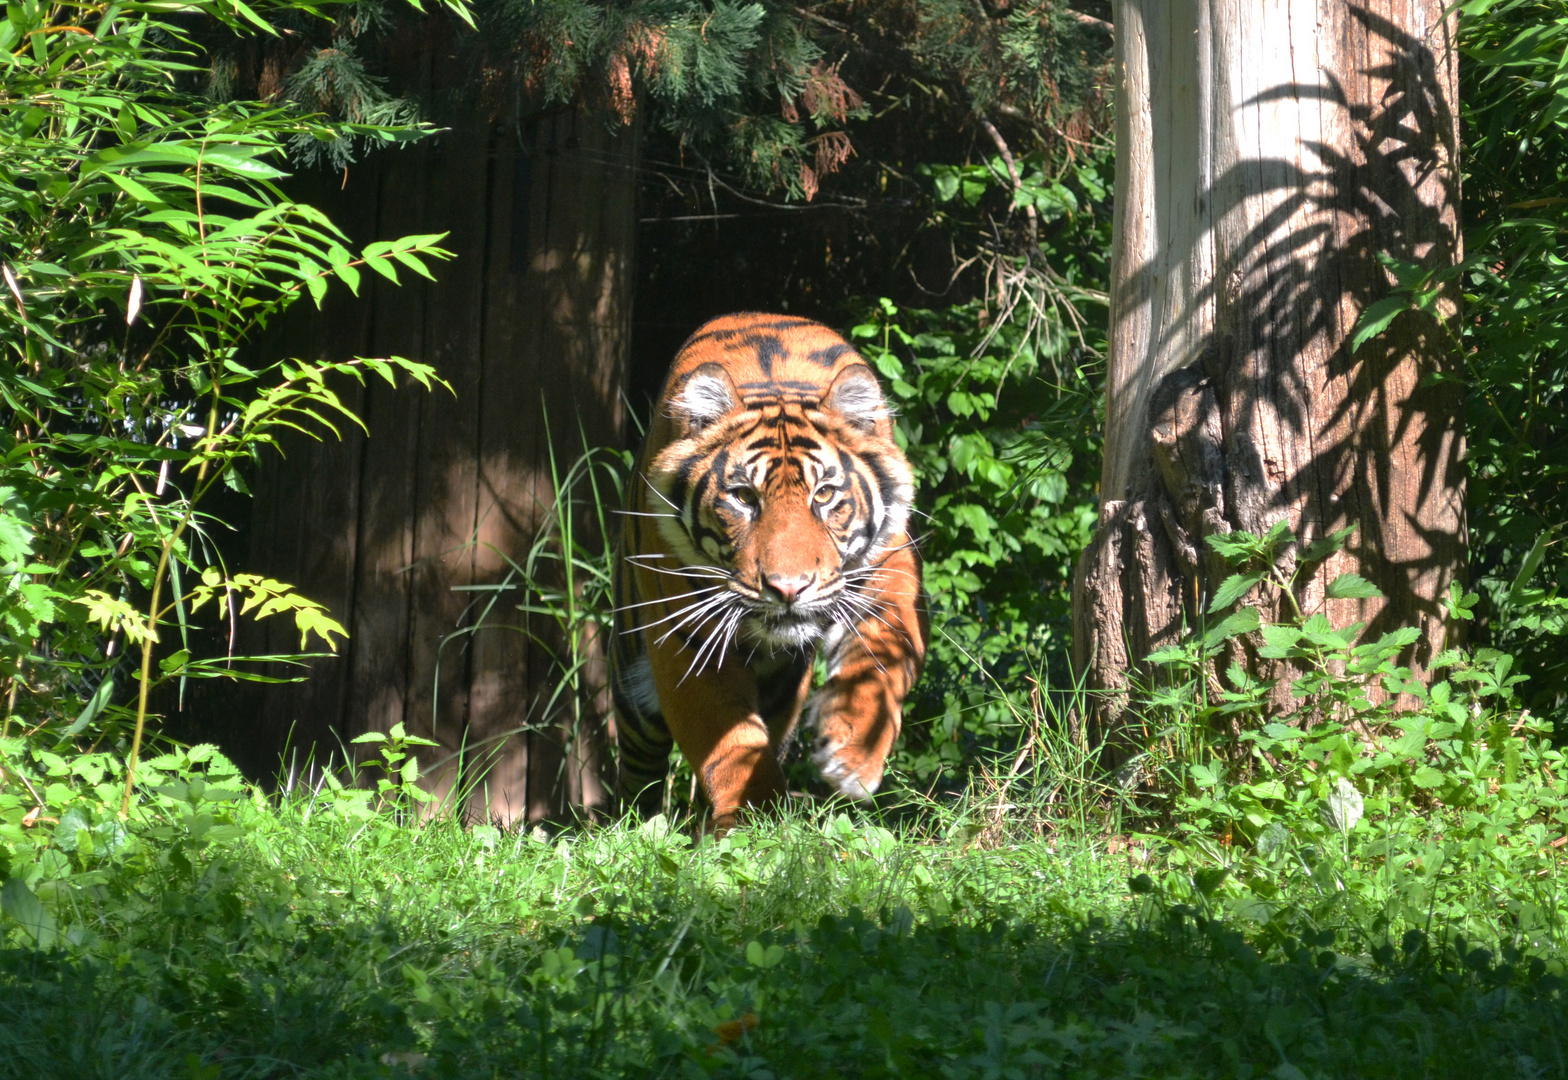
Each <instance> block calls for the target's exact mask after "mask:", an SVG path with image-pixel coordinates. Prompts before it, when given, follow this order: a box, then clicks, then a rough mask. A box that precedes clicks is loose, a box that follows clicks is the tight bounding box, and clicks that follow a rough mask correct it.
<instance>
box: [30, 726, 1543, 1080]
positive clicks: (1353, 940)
mask: <svg viewBox="0 0 1568 1080" xmlns="http://www.w3.org/2000/svg"><path fill="white" fill-rule="evenodd" d="M148 765H149V769H150V770H153V771H155V772H156V773H157V778H156V783H157V785H158V788H157V792H156V794H155V795H153V796H152V797H150V798H149V799H148V800H147V801H146V802H145V803H143V804H142V805H141V806H140V807H139V808H138V811H137V814H136V815H135V816H134V817H133V819H132V820H131V821H130V822H127V823H123V824H122V823H120V822H119V821H118V819H117V818H116V817H114V815H112V814H111V815H110V816H109V818H108V819H107V821H97V820H93V819H88V818H85V817H81V818H73V820H72V821H71V822H69V823H63V822H62V823H61V825H59V826H58V827H56V828H54V829H52V830H47V832H48V834H49V835H48V839H47V840H46V841H43V842H41V843H40V845H39V851H40V852H41V854H39V855H36V856H34V855H29V856H28V857H27V867H26V869H25V870H22V871H21V872H19V873H16V874H13V875H12V876H11V877H10V879H9V881H8V882H7V884H6V887H5V889H4V890H3V891H0V912H3V914H0V934H4V935H5V941H6V944H7V946H8V947H7V948H5V949H4V950H3V951H0V1071H3V1072H5V1073H6V1074H8V1075H10V1074H15V1075H38V1076H44V1077H52V1076H61V1077H64V1076H72V1077H75V1076H84V1075H86V1076H94V1075H113V1076H117V1077H118V1076H133V1077H135V1076H148V1077H154V1076H156V1077H163V1076H170V1075H179V1076H186V1075H189V1076H275V1075H279V1074H287V1075H301V1076H321V1077H340V1076H342V1077H346V1076H356V1077H357V1076H376V1077H393V1076H402V1075H408V1074H409V1073H410V1072H413V1073H415V1074H416V1075H425V1076H440V1077H451V1078H456V1080H465V1078H469V1077H473V1078H476V1080H477V1078H479V1077H492V1076H495V1075H505V1076H539V1077H554V1076H580V1075H596V1076H645V1075H650V1074H654V1075H657V1074H661V1073H662V1074H668V1075H692V1076H699V1075H706V1076H721V1077H740V1076H751V1077H755V1076H757V1075H758V1074H759V1073H761V1072H766V1074H767V1075H772V1076H779V1077H802V1078H804V1077H818V1076H861V1075H896V1074H901V1075H922V1076H923V1075H941V1076H951V1077H975V1078H979V1077H986V1076H996V1075H1004V1076H1005V1075H1009V1072H1008V1071H1007V1070H1012V1074H1013V1075H1024V1076H1028V1075H1032V1074H1034V1073H1037V1072H1039V1071H1041V1070H1043V1069H1047V1068H1049V1069H1051V1070H1052V1071H1062V1072H1068V1073H1071V1074H1072V1075H1091V1076H1096V1075H1103V1076H1125V1075H1182V1076H1214V1077H1232V1076H1237V1075H1254V1076H1263V1075H1270V1074H1272V1075H1275V1076H1291V1075H1297V1074H1296V1073H1291V1072H1287V1071H1282V1069H1281V1063H1282V1062H1284V1063H1287V1064H1292V1067H1293V1068H1299V1069H1300V1070H1302V1071H1301V1073H1300V1075H1313V1074H1317V1073H1324V1074H1327V1075H1355V1076H1390V1077H1392V1076H1407V1075H1434V1076H1454V1077H1463V1076H1469V1075H1474V1074H1476V1073H1477V1072H1478V1071H1479V1070H1481V1069H1483V1068H1487V1067H1489V1066H1490V1065H1491V1064H1493V1063H1495V1062H1496V1061H1498V1060H1507V1061H1510V1062H1517V1061H1520V1060H1522V1059H1525V1058H1528V1059H1529V1061H1530V1062H1532V1063H1539V1064H1540V1066H1542V1067H1544V1069H1546V1070H1549V1069H1550V1068H1552V1067H1553V1063H1555V1062H1556V1061H1558V1060H1560V1059H1561V1057H1562V1055H1563V1054H1564V1053H1565V1047H1564V1043H1563V1030H1562V1025H1561V1002H1560V995H1561V992H1562V985H1563V984H1562V980H1563V978H1564V975H1565V971H1564V966H1563V958H1562V956H1561V953H1560V950H1558V949H1556V948H1554V947H1551V946H1549V945H1547V944H1544V943H1541V942H1539V941H1532V940H1531V939H1530V938H1529V937H1528V936H1526V935H1524V934H1517V933H1514V932H1513V931H1512V930H1511V929H1509V930H1504V931H1503V932H1501V933H1493V934H1491V935H1488V936H1482V935H1476V934H1466V933H1461V932H1460V926H1459V923H1458V921H1456V920H1455V919H1454V918H1453V917H1452V916H1451V915H1450V913H1449V912H1448V911H1447V910H1446V905H1443V904H1439V905H1436V906H1434V907H1420V906H1419V901H1420V895H1419V892H1418V890H1419V888H1420V887H1421V884H1420V883H1426V884H1434V883H1435V884H1437V885H1439V886H1442V887H1444V888H1447V886H1444V885H1443V882H1444V880H1445V878H1446V879H1452V880H1453V882H1454V883H1455V885H1462V884H1463V883H1464V880H1465V873H1464V871H1465V870H1468V869H1469V868H1470V865H1471V864H1470V862H1468V861H1467V860H1469V859H1470V858H1471V856H1468V855H1466V854H1465V853H1463V852H1460V853H1456V855H1455V856H1454V859H1453V861H1451V862H1449V863H1446V864H1445V866H1446V869H1445V870H1443V871H1440V872H1435V873H1429V872H1428V871H1429V870H1430V868H1431V866H1432V863H1431V862H1430V861H1429V862H1428V863H1427V864H1425V866H1423V867H1422V869H1421V870H1420V871H1419V872H1417V873H1413V874H1412V875H1411V877H1412V879H1413V884H1412V886H1411V887H1412V889H1413V890H1415V891H1413V892H1412V895H1411V897H1410V901H1411V903H1410V904H1408V905H1403V906H1401V908H1400V913H1399V915H1398V916H1397V917H1395V918H1393V919H1391V920H1390V921H1388V922H1387V923H1386V924H1377V923H1375V922H1367V923H1361V922H1357V921H1356V918H1355V917H1356V916H1357V915H1358V914H1361V913H1364V912H1363V909H1364V908H1365V907H1366V906H1369V905H1371V904H1372V903H1374V902H1375V900H1376V897H1377V895H1378V891H1379V889H1380V888H1381V887H1380V885H1379V884H1378V877H1377V875H1376V874H1375V873H1370V872H1360V871H1358V870H1357V869H1356V868H1355V867H1354V865H1353V864H1352V863H1351V862H1350V861H1348V860H1346V859H1344V858H1343V856H1341V855H1340V854H1338V853H1337V852H1336V851H1334V850H1333V849H1331V848H1324V849H1321V850H1320V851H1319V852H1318V853H1317V854H1315V855H1310V854H1309V855H1304V856H1302V857H1304V858H1306V859H1308V860H1310V862H1311V864H1312V865H1313V866H1314V867H1316V871H1315V873H1316V878H1309V877H1307V876H1306V875H1304V874H1301V875H1297V876H1295V877H1288V876H1282V877H1281V879H1280V888H1279V890H1278V891H1277V892H1275V893H1272V894H1271V896H1272V899H1271V900H1270V901H1269V902H1267V904H1266V905H1263V902H1262V901H1260V900H1259V899H1258V895H1259V894H1258V893H1257V892H1254V891H1253V889H1254V888H1257V889H1261V888H1262V885H1261V884H1257V885H1254V884H1253V882H1256V881H1259V879H1258V878H1257V877H1256V876H1255V875H1252V874H1251V873H1250V872H1248V871H1246V870H1245V869H1244V868H1239V867H1232V866H1227V865H1223V864H1216V863H1214V862H1212V861H1204V862H1202V863H1196V864H1195V863H1193V862H1182V861H1181V860H1180V859H1179V858H1172V859H1169V860H1162V859H1158V858H1155V857H1153V856H1152V855H1151V853H1150V852H1148V851H1147V850H1143V849H1138V850H1137V851H1136V852H1134V851H1131V850H1129V851H1126V852H1125V853H1121V854H1117V855H1114V856H1113V855H1111V854H1109V853H1108V852H1107V850H1106V848H1105V846H1104V845H1103V844H1102V843H1099V842H1092V841H1089V840H1088V838H1084V839H1082V840H1080V839H1075V838H1070V837H1053V838H1052V839H1051V840H1050V841H1049V842H1040V841H1036V842H1030V843H1023V844H1015V845H1010V846H1008V847H1006V848H1002V849H995V848H989V847H985V846H980V845H976V844H974V843H972V842H970V841H968V840H967V839H965V838H964V834H959V837H958V838H957V839H943V838H942V837H941V836H940V835H939V834H933V833H931V832H925V831H913V832H895V831H894V830H891V829H889V828H887V827H886V826H885V825H883V824H878V822H877V821H876V820H875V819H855V818H851V817H849V816H847V815H845V814H842V813H834V812H831V811H829V812H818V813H801V812H799V811H797V812H793V813H786V814H784V815H783V816H781V817H779V818H777V819H770V820H767V821H765V822H758V823H757V826H756V827H755V828H750V829H742V830H738V831H737V832H735V833H732V834H731V835H730V836H728V837H725V838H724V839H722V840H717V841H716V840H714V839H712V838H704V839H702V840H698V841H693V840H692V839H691V838H690V837H689V836H687V835H685V834H683V833H682V832H680V831H679V830H675V829H672V828H670V827H669V825H668V824H667V823H666V822H665V821H664V820H663V819H659V818H656V819H654V820H651V821H648V822H643V823H622V824H620V825H618V826H614V827H609V828H603V829H593V830H586V831H583V832H580V833H569V834H563V835H561V836H559V837H556V838H550V837H548V836H546V835H545V834H543V833H542V832H535V833H532V834H529V833H521V832H519V833H516V834H511V835H508V834H504V833H502V832H501V831H500V830H497V829H495V828H492V827H490V826H484V825H480V826H474V827H472V828H463V827H462V826H461V825H460V824H459V823H457V822H456V821H453V820H450V819H446V820H436V821H432V822H429V823H427V824H425V825H423V826H421V827H417V828H414V827H409V826H408V825H405V824H400V823H399V819H400V817H401V815H400V813H398V812H396V811H393V810H388V811H386V812H380V813H372V814H368V815H364V816H359V815H345V814H339V813H336V812H334V810H333V807H334V805H335V803H334V801H333V799H332V796H331V795H330V793H329V792H328V791H327V790H326V789H322V790H321V791H319V792H315V793H311V792H308V791H307V792H300V793H298V794H296V795H295V796H293V797H291V798H288V799H286V800H284V801H283V802H281V803H279V804H272V803H270V802H269V801H267V800H266V799H263V798H260V797H259V796H257V795H255V794H254V793H253V792H251V791H249V790H247V789H246V788H245V787H244V786H243V785H242V784H241V783H240V782H239V781H238V779H237V777H236V776H235V774H234V771H233V767H232V766H231V765H229V764H228V763H226V762H224V761H223V760H222V758H221V757H220V756H218V755H216V754H214V753H213V752H212V751H211V748H208V747H200V748H193V749H192V750H191V751H189V752H187V753H185V754H182V755H169V756H167V757H164V758H159V759H155V760H154V761H152V762H149V763H148ZM149 775H151V774H149ZM367 794H368V793H367ZM111 795H112V792H111ZM933 823H934V824H940V819H938V820H937V821H936V822H933ZM45 831H46V830H45V829H43V828H42V827H40V828H39V834H40V835H43V834H44V833H45ZM72 845H74V848H73V847H72ZM1429 858H1430V856H1429ZM1553 868H1554V864H1553V863H1552V862H1550V861H1548V860H1543V859H1540V858H1539V857H1537V861H1536V862H1535V863H1533V864H1531V869H1532V871H1535V872H1533V873H1531V874H1530V875H1529V877H1530V878H1531V879H1532V882H1531V883H1521V884H1519V885H1518V886H1516V887H1515V888H1514V889H1513V890H1512V891H1511V892H1510V893H1508V894H1506V899H1507V900H1508V901H1512V899H1513V898H1514V897H1521V896H1526V895H1528V894H1529V893H1530V891H1531V890H1532V889H1533V890H1534V891H1536V892H1537V893H1542V894H1549V893H1550V892H1551V890H1552V889H1553V888H1554V887H1555V884H1554V882H1555V878H1554V876H1553V875H1554V869H1553ZM1238 882H1241V883H1242V884H1238ZM1451 894H1452V890H1451V889H1450V895H1451ZM1464 899H1465V901H1466V903H1467V904H1468V905H1469V910H1470V911H1471V912H1472V913H1474V915H1475V916H1477V917H1478V918H1479V917H1484V918H1485V919H1487V920H1490V921H1491V922H1492V925H1493V926H1494V927H1496V926H1500V925H1506V923H1507V917H1506V916H1505V922H1504V923H1501V924H1500V923H1499V922H1498V921H1497V916H1496V915H1495V913H1494V911H1493V907H1492V905H1493V903H1494V900H1495V899H1496V897H1494V895H1493V894H1491V893H1489V892H1487V891H1486V890H1481V889H1477V890H1474V891H1473V892H1472V893H1471V894H1470V895H1468V896H1466V897H1465V898H1464ZM1260 905H1263V906H1260ZM1264 906H1266V907H1267V908H1268V909H1269V910H1270V911H1272V915H1270V916H1269V917H1268V918H1266V919H1260V918H1257V917H1256V916H1257V915H1258V914H1260V913H1261V911H1262V910H1263V909H1264ZM1417 907H1419V910H1416V908H1417ZM1249 913H1250V914H1249ZM1545 915H1546V917H1547V919H1548V921H1549V923H1550V926H1551V927H1552V932H1553V933H1555V932H1556V928H1557V927H1559V926H1560V925H1561V917H1560V916H1559V915H1558V914H1557V913H1556V912H1555V911H1554V910H1551V909H1547V910H1546V911H1545ZM44 943H47V944H48V947H47V948H40V947H39V946H40V945H41V944H44ZM1434 1063H1441V1064H1434ZM895 1069H896V1070H897V1071H896V1073H895V1072H894V1070H895ZM1309 1070H1310V1071H1309ZM1525 1075H1531V1074H1530V1073H1529V1072H1528V1071H1526V1072H1525Z"/></svg>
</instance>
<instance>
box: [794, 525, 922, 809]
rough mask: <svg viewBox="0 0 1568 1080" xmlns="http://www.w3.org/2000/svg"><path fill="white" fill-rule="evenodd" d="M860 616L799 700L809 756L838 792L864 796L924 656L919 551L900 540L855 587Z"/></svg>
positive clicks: (876, 777) (877, 780) (877, 776)
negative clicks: (808, 731) (822, 675)
mask: <svg viewBox="0 0 1568 1080" xmlns="http://www.w3.org/2000/svg"><path fill="white" fill-rule="evenodd" d="M860 593H861V598H862V600H863V601H864V602H863V603H861V604H859V605H858V608H857V610H859V611H861V612H862V613H861V614H860V616H859V618H858V619H857V620H856V621H855V622H853V623H851V624H849V625H847V626H845V627H844V628H843V631H842V634H841V636H840V637H839V639H838V641H837V643H836V646H835V648H834V651H833V652H832V654H831V655H829V657H828V670H829V675H828V679H827V681H826V682H825V683H823V685H822V687H821V688H820V689H819V690H818V691H817V692H816V693H815V694H813V695H812V696H811V700H810V701H809V702H808V703H807V705H806V717H807V723H808V725H810V726H811V727H812V728H814V729H815V732H816V738H815V740H814V744H813V750H812V755H811V759H812V761H813V762H814V763H815V764H816V766H817V768H818V769H819V770H820V771H821V773H822V777H823V779H825V780H827V781H828V782H829V783H830V784H832V785H833V786H834V787H835V788H837V789H838V791H839V792H840V793H841V794H844V795H848V796H850V797H852V798H856V799H865V798H869V797H870V796H871V795H872V793H873V792H875V791H876V789H877V787H878V786H879V785H880V784H881V783H882V771H883V768H884V766H885V764H886V762H887V755H888V752H889V751H890V750H891V749H892V748H893V743H894V741H895V740H896V739H897V738H898V733H899V729H900V728H901V727H902V725H903V715H904V697H905V695H906V694H908V693H909V689H910V687H911V686H913V685H914V682H915V679H916V678H917V677H918V676H919V674H920V669H921V666H922V665H923V664H924V662H925V653H926V633H927V620H926V610H925V600H924V597H923V596H922V594H921V591H920V556H919V555H918V554H917V553H916V552H915V549H914V546H913V545H911V544H909V543H908V542H907V541H905V542H903V543H901V544H900V545H899V546H897V547H895V548H894V549H893V551H892V552H891V553H890V554H888V555H887V556H885V557H884V558H883V560H882V562H881V563H880V564H879V566H878V568H877V570H876V572H874V573H873V574H871V575H869V579H868V583H867V584H866V585H864V586H862V587H861V589H860Z"/></svg>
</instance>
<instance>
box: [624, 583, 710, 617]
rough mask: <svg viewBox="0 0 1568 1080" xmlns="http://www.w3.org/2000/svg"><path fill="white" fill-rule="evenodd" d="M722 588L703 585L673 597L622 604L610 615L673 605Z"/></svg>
mask: <svg viewBox="0 0 1568 1080" xmlns="http://www.w3.org/2000/svg"><path fill="white" fill-rule="evenodd" d="M722 588H724V586H723V585H704V586H703V587H702V588H700V589H692V590H690V591H689V592H683V593H676V594H675V595H674V596H660V597H656V598H655V599H653V600H642V601H639V602H638V603H635V604H622V605H621V606H620V607H618V608H614V609H612V613H613V614H616V615H619V614H620V613H621V612H623V611H633V610H635V609H637V608H645V607H652V606H653V605H654V604H673V603H675V602H676V601H677V600H684V599H686V598H687V597H688V596H701V595H702V594H703V593H711V592H715V591H717V590H719V589H722Z"/></svg>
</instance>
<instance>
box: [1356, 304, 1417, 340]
mask: <svg viewBox="0 0 1568 1080" xmlns="http://www.w3.org/2000/svg"><path fill="white" fill-rule="evenodd" d="M1409 310H1410V298H1409V297H1408V296H1406V295H1404V294H1403V293H1395V294H1393V295H1392V296H1385V297H1383V299H1381V300H1376V301H1373V302H1372V303H1371V304H1368V305H1367V307H1366V309H1365V310H1364V311H1362V312H1361V317H1360V318H1359V319H1357V320H1356V327H1355V332H1354V333H1353V334H1352V335H1351V338H1350V348H1351V351H1352V352H1354V351H1355V350H1356V349H1359V348H1361V346H1362V345H1364V344H1365V343H1366V342H1368V341H1370V340H1371V339H1372V338H1375V337H1377V335H1379V334H1381V333H1382V332H1383V331H1384V330H1387V329H1388V325H1389V323H1391V322H1393V321H1394V320H1395V319H1396V318H1398V317H1399V314H1400V313H1401V312H1404V311H1409Z"/></svg>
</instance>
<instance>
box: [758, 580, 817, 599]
mask: <svg viewBox="0 0 1568 1080" xmlns="http://www.w3.org/2000/svg"><path fill="white" fill-rule="evenodd" d="M816 580H817V575H815V574H801V575H798V576H795V577H791V576H789V575H788V574H768V575H767V576H766V577H764V578H763V579H762V582H763V586H764V588H763V591H764V592H768V593H772V594H773V595H775V596H777V597H778V598H779V599H780V600H782V601H784V602H785V603H786V604H793V603H794V602H795V601H796V600H799V599H800V597H801V596H802V595H803V594H804V593H805V591H806V590H807V589H809V588H811V583H812V582H814V581H816Z"/></svg>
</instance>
